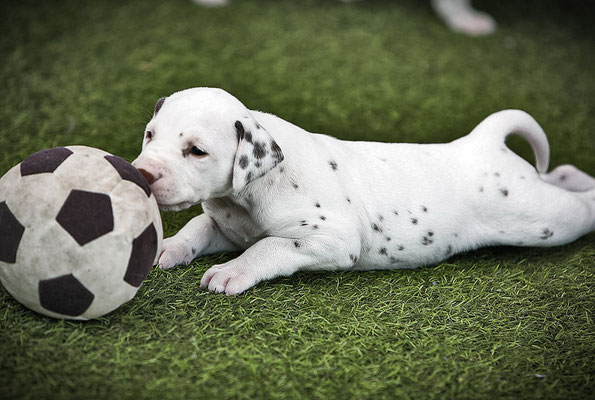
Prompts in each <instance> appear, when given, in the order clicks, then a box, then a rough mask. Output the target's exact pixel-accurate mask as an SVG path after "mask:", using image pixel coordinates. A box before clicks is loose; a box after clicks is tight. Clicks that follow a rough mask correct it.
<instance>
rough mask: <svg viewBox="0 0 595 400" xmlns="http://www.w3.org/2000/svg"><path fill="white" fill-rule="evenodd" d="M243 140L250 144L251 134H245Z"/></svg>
mask: <svg viewBox="0 0 595 400" xmlns="http://www.w3.org/2000/svg"><path fill="white" fill-rule="evenodd" d="M244 140H246V142H248V143H252V133H251V132H250V131H248V132H246V136H244Z"/></svg>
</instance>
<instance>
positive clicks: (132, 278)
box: [124, 224, 157, 287]
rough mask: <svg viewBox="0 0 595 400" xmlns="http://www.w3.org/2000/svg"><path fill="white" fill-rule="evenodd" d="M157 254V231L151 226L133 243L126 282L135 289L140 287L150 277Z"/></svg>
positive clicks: (125, 277)
mask: <svg viewBox="0 0 595 400" xmlns="http://www.w3.org/2000/svg"><path fill="white" fill-rule="evenodd" d="M156 253H157V231H156V230H155V227H154V226H153V224H151V225H149V226H148V227H147V229H145V230H144V231H143V233H141V234H140V235H139V236H138V237H137V238H136V239H134V241H133V242H132V252H131V254H130V260H129V261H128V268H127V269H126V275H124V281H125V282H127V283H129V284H130V285H132V286H134V287H139V286H140V285H141V283H143V281H144V280H145V278H146V277H147V275H149V271H151V267H152V266H153V261H154V260H155V255H156Z"/></svg>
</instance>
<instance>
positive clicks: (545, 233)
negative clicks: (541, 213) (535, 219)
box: [539, 228, 554, 240]
mask: <svg viewBox="0 0 595 400" xmlns="http://www.w3.org/2000/svg"><path fill="white" fill-rule="evenodd" d="M552 236H554V232H552V231H550V230H549V228H545V229H544V230H543V231H541V236H540V237H539V238H540V239H541V240H546V239H549V238H551V237H552Z"/></svg>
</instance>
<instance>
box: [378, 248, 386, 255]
mask: <svg viewBox="0 0 595 400" xmlns="http://www.w3.org/2000/svg"><path fill="white" fill-rule="evenodd" d="M378 253H380V254H382V255H383V256H385V255H387V254H388V253H387V252H386V247H383V248H381V249H380V250H378Z"/></svg>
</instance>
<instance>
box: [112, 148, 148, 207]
mask: <svg viewBox="0 0 595 400" xmlns="http://www.w3.org/2000/svg"><path fill="white" fill-rule="evenodd" d="M105 159H106V160H107V161H109V163H110V164H111V165H112V166H113V167H114V168H115V169H116V171H118V174H120V177H121V178H122V179H124V180H126V181H130V182H133V183H135V184H137V185H138V186H139V187H140V188H141V189H142V190H144V191H145V193H146V194H147V197H149V196H151V188H150V187H149V184H148V183H147V180H146V179H145V177H144V176H143V175H142V174H141V173H140V172H138V169H136V168H134V166H133V165H132V164H130V163H129V162H128V161H126V160H124V159H123V158H120V157H117V156H111V155H110V156H105Z"/></svg>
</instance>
